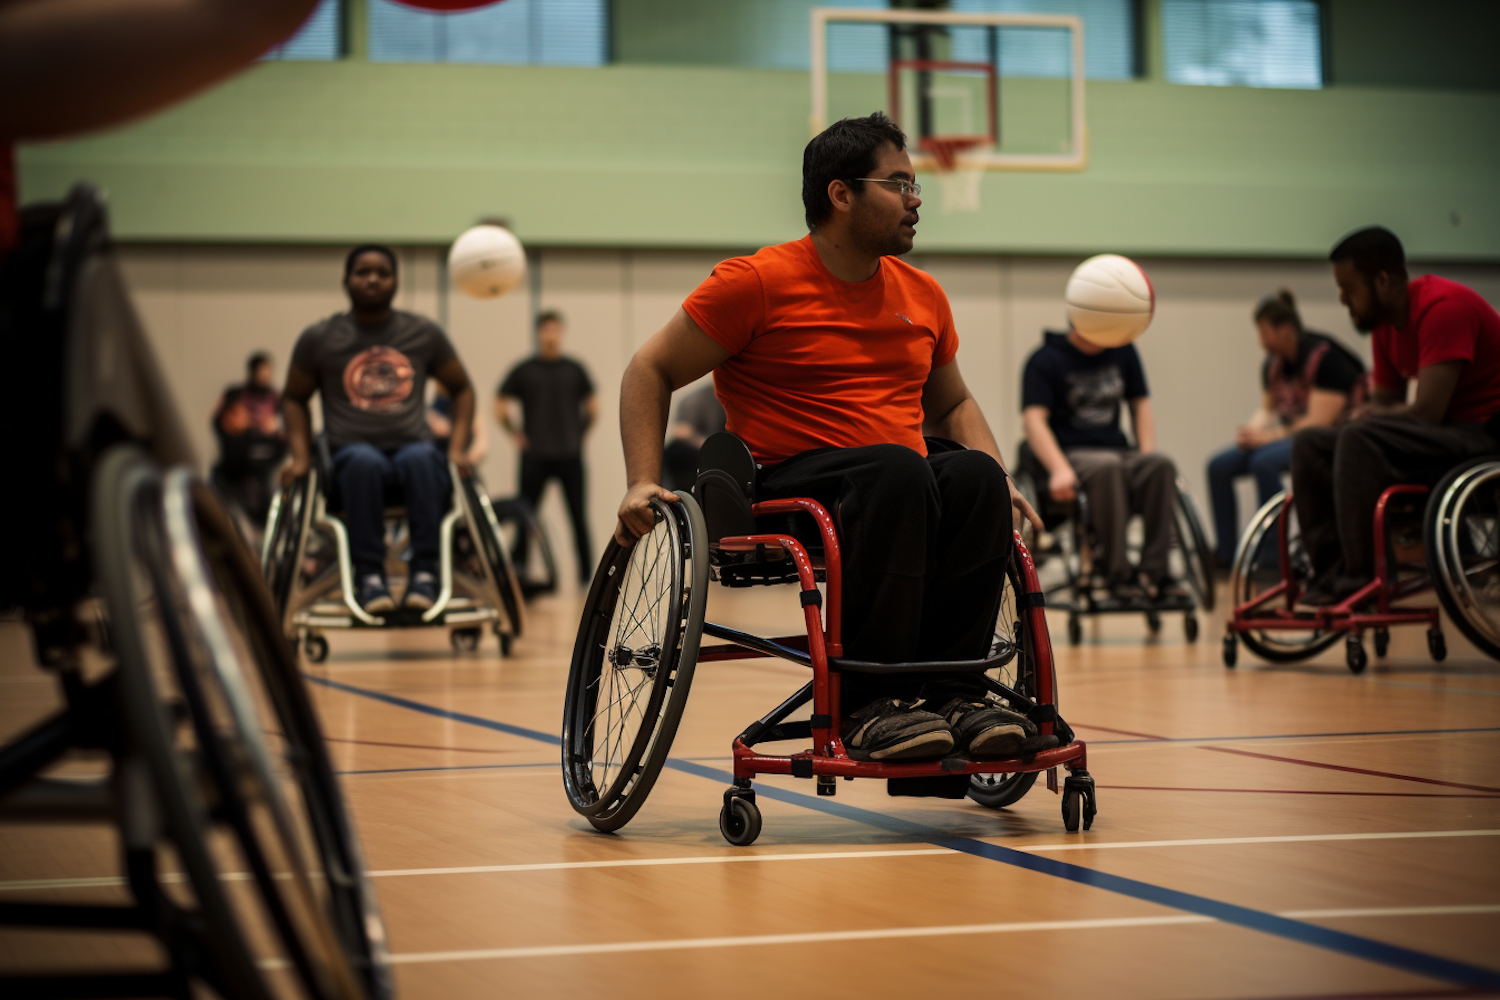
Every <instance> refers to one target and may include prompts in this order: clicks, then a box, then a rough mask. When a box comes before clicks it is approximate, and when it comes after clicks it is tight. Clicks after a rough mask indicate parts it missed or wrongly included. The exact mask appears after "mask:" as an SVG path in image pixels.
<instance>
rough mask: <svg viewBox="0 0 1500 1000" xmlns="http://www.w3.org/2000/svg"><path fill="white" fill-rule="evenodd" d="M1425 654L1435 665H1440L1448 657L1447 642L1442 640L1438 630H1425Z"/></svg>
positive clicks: (1441, 634) (1440, 632)
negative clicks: (1426, 653) (1427, 654)
mask: <svg viewBox="0 0 1500 1000" xmlns="http://www.w3.org/2000/svg"><path fill="white" fill-rule="evenodd" d="M1427 652H1428V653H1430V654H1431V655H1432V659H1433V660H1434V661H1435V662H1437V663H1442V662H1443V660H1444V659H1445V658H1447V656H1448V641H1447V640H1446V639H1444V638H1443V633H1442V631H1441V630H1440V629H1435V628H1430V629H1428V630H1427Z"/></svg>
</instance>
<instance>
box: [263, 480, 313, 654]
mask: <svg viewBox="0 0 1500 1000" xmlns="http://www.w3.org/2000/svg"><path fill="white" fill-rule="evenodd" d="M316 475H317V473H315V472H309V473H308V474H307V475H305V476H303V477H301V478H300V479H298V480H297V481H296V482H294V483H292V485H290V486H288V487H285V488H284V489H280V490H277V491H276V494H275V496H273V497H272V498H271V511H270V513H269V514H268V515H267V516H266V530H265V536H264V538H263V540H262V544H261V572H262V573H263V574H264V576H265V580H266V586H267V587H268V588H269V589H270V591H271V602H272V604H273V605H274V607H275V609H276V615H277V618H278V619H279V620H280V621H281V625H279V626H278V627H279V628H280V629H281V630H282V632H283V633H285V634H286V635H291V634H292V630H291V628H290V627H289V626H290V623H289V622H287V621H286V618H287V615H288V613H289V606H290V604H291V602H292V596H293V591H294V590H295V588H296V585H297V576H298V574H299V573H300V572H301V567H302V547H303V544H304V539H305V538H306V535H307V530H308V526H309V525H310V523H311V521H312V508H313V503H312V501H313V491H314V490H315V489H316V488H317V484H316V481H315V477H316Z"/></svg>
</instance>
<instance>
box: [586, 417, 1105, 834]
mask: <svg viewBox="0 0 1500 1000" xmlns="http://www.w3.org/2000/svg"><path fill="white" fill-rule="evenodd" d="M756 480H757V466H756V465H755V461H754V459H753V458H752V456H751V454H750V451H749V449H748V448H747V447H746V446H745V444H744V442H742V441H741V440H740V439H739V438H737V437H735V436H734V435H732V434H717V435H714V436H713V437H711V438H709V439H708V441H707V442H705V443H704V446H703V450H702V453H701V455H700V458H699V475H698V481H697V485H696V487H695V489H694V494H696V499H695V497H694V495H693V494H688V493H683V492H679V493H678V494H677V495H678V497H679V498H680V502H678V503H664V502H661V501H653V506H654V507H655V510H656V524H655V526H654V527H653V529H652V530H651V531H650V532H649V533H648V534H646V535H645V536H643V537H642V538H640V539H638V540H637V541H636V542H635V543H634V544H633V545H631V546H628V547H624V546H620V545H619V544H618V543H616V542H613V541H612V542H611V543H610V545H609V548H608V550H607V551H606V552H605V554H604V557H603V559H602V560H601V562H600V565H599V569H598V571H597V572H596V574H595V576H594V582H593V585H592V587H591V588H590V590H589V595H588V599H587V603H586V605H585V608H584V613H583V620H582V622H581V624H580V627H579V632H578V638H577V642H576V644H575V646H574V649H573V662H572V667H571V670H570V673H569V678H568V687H567V697H566V705H565V708H564V717H563V736H562V764H563V785H564V787H565V789H566V791H567V795H568V799H569V801H570V802H571V804H572V806H573V808H574V809H575V810H576V811H577V812H578V813H580V814H581V815H582V816H584V817H585V818H586V819H587V820H588V821H589V823H591V824H592V825H593V826H594V827H595V828H596V829H599V830H602V831H610V830H617V829H619V828H620V827H622V826H624V825H625V824H626V823H627V822H629V821H630V819H631V817H633V816H634V815H635V813H636V812H637V811H638V810H639V809H640V808H641V806H642V805H643V804H644V802H645V800H646V797H647V795H648V794H649V793H650V791H651V787H652V785H653V784H654V783H655V781H656V778H657V776H658V775H659V773H660V771H661V768H662V766H663V764H664V763H665V761H666V758H667V754H668V752H669V750H670V747H671V743H672V738H673V736H674V735H675V733H676V730H677V725H678V721H679V720H680V718H681V716H682V711H683V708H684V706H685V705H686V703H687V696H688V689H689V687H690V685H691V682H692V677H693V669H694V667H695V666H696V664H697V662H698V661H699V660H700V659H702V660H728V659H744V658H751V657H768V656H770V657H778V658H781V659H784V660H790V661H792V662H794V663H800V664H802V665H803V666H806V667H808V668H810V669H811V670H812V679H811V680H809V681H808V682H807V683H806V684H804V685H803V686H802V687H801V688H800V689H799V690H798V691H796V692H795V693H794V694H792V695H791V697H789V698H787V699H786V700H785V701H783V702H782V703H781V704H780V705H778V706H777V707H776V708H774V709H772V710H771V711H770V712H769V713H767V714H766V715H765V716H763V717H761V718H760V719H758V720H756V721H755V722H753V723H751V724H750V725H749V726H748V727H747V728H746V729H745V731H744V732H742V733H741V734H740V735H739V736H737V737H736V738H735V740H734V742H733V745H732V750H733V754H734V784H733V785H732V786H731V787H730V788H729V789H728V790H727V791H726V792H725V793H724V802H723V808H722V810H721V811H720V814H719V829H720V831H721V832H722V833H723V834H724V838H725V839H726V840H728V841H729V842H730V843H731V844H735V845H738V846H745V845H748V844H751V843H753V842H754V841H755V839H756V837H757V836H759V834H760V829H761V816H760V810H759V809H758V808H757V807H756V805H755V792H754V790H753V787H752V785H753V781H754V778H755V776H756V775H758V774H789V775H792V776H793V777H797V778H810V779H814V780H815V781H816V787H817V792H818V794H819V795H833V794H834V793H835V792H836V791H837V779H839V778H844V779H846V780H852V779H854V778H885V779H887V780H888V781H889V782H890V784H889V786H888V788H889V790H890V792H891V794H893V795H907V794H925V795H932V794H936V795H939V796H940V797H950V798H961V797H963V796H965V795H967V796H968V797H969V798H972V799H974V800H975V801H976V802H978V803H980V804H981V805H984V806H987V807H990V808H995V809H998V808H1002V807H1004V806H1009V805H1011V804H1013V803H1015V802H1017V801H1018V800H1020V799H1021V797H1022V796H1024V795H1025V794H1026V793H1027V792H1028V791H1029V790H1030V789H1031V787H1032V785H1033V784H1035V782H1036V778H1037V775H1038V774H1040V773H1043V772H1046V774H1047V786H1048V788H1049V789H1051V790H1052V791H1054V792H1055V791H1057V790H1058V788H1057V768H1058V767H1063V768H1066V769H1067V771H1068V774H1067V776H1066V778H1065V779H1064V781H1063V786H1062V793H1063V794H1062V813H1063V825H1064V827H1065V828H1066V829H1067V830H1068V831H1069V832H1075V831H1077V830H1078V829H1079V828H1080V827H1082V829H1085V830H1087V829H1088V828H1089V827H1090V826H1091V825H1092V823H1093V819H1094V814H1095V811H1096V805H1097V800H1096V796H1095V790H1094V782H1093V779H1092V778H1091V777H1090V776H1089V773H1088V770H1087V752H1086V748H1085V746H1084V744H1083V742H1082V741H1080V740H1076V739H1074V736H1073V733H1072V731H1071V730H1070V729H1069V728H1068V726H1067V724H1066V723H1065V722H1064V721H1063V720H1062V718H1061V716H1059V715H1058V712H1057V686H1056V679H1055V676H1054V673H1053V667H1052V646H1051V642H1050V641H1049V639H1048V634H1047V623H1046V619H1045V615H1044V607H1043V605H1044V603H1045V602H1044V598H1043V595H1042V593H1041V588H1040V586H1039V585H1038V583H1037V578H1036V570H1035V567H1034V566H1033V564H1032V561H1031V556H1030V554H1029V553H1028V552H1027V550H1026V547H1025V545H1024V544H1022V542H1021V539H1020V536H1019V535H1017V536H1016V539H1015V558H1014V559H1012V560H1011V562H1010V565H1009V567H1008V568H1007V571H1006V573H1007V576H1006V581H1005V586H1004V589H1003V591H1002V595H1001V604H1000V612H999V615H998V616H997V617H998V620H997V625H996V630H995V637H994V641H993V643H992V644H991V647H990V652H989V655H988V656H987V657H986V658H985V659H982V660H966V661H950V662H928V663H867V662H860V661H853V660H848V659H845V658H843V655H842V654H843V645H842V641H841V638H840V618H841V615H840V611H841V604H840V601H841V597H842V567H841V562H840V558H839V539H838V533H837V532H836V530H835V528H834V524H833V519H832V518H831V517H830V516H829V514H828V512H827V510H825V509H824V508H823V506H822V505H820V504H818V503H817V502H816V501H813V500H810V499H806V498H790V499H782V500H768V501H761V502H756V499H755V489H756ZM700 503H701V504H702V507H700V506H699V505H700ZM809 522H810V525H809ZM710 577H712V578H714V579H717V580H718V581H719V582H720V583H722V584H724V585H726V586H731V587H746V586H760V585H770V584H778V583H796V584H797V585H798V587H799V590H800V592H801V593H800V600H801V605H802V613H803V619H804V622H805V626H806V632H805V634H803V635H797V636H790V637H783V638H776V639H766V638H761V637H759V636H755V635H750V634H747V633H745V632H741V631H739V630H737V629H733V628H729V627H727V626H724V625H717V624H714V623H713V622H706V621H704V609H705V606H706V604H707V597H708V593H707V592H708V584H709V581H710ZM819 582H823V583H824V584H825V586H826V591H827V594H826V610H825V608H824V604H825V600H824V594H823V592H822V591H820V590H819V588H818V583H819ZM704 633H707V634H708V635H710V636H713V637H715V638H718V639H722V640H725V641H724V642H723V643H721V644H717V645H710V646H703V647H700V638H701V637H702V635H703V634H704ZM960 671H973V672H976V673H978V674H980V675H981V676H982V677H983V679H984V686H985V687H986V689H987V697H990V698H993V699H995V700H996V701H997V702H1000V703H1003V704H1004V705H1005V706H1006V707H1008V708H1010V709H1011V710H1012V711H1017V712H1021V713H1022V714H1025V715H1026V716H1027V717H1029V718H1030V719H1031V720H1032V721H1033V722H1035V723H1036V725H1037V727H1038V729H1039V730H1040V732H1041V733H1042V734H1043V735H1048V736H1054V737H1056V740H1057V745H1056V746H1054V747H1052V748H1050V749H1044V750H1041V751H1039V752H1037V753H1035V754H1033V755H1028V756H1026V757H1024V758H1018V759H1012V760H970V759H968V758H967V757H962V756H949V757H947V758H944V759H942V760H935V761H922V762H896V763H891V762H885V763H882V762H866V761H856V760H853V759H851V758H850V757H849V755H848V753H847V752H846V751H845V749H844V745H843V742H842V740H841V739H840V738H839V729H840V712H841V706H840V699H839V688H840V679H841V675H842V674H843V673H846V672H867V673H874V672H891V673H955V672H960ZM809 702H810V703H811V706H812V708H811V716H810V718H807V719H800V720H794V721H788V719H789V718H790V717H791V716H792V715H793V714H794V713H796V712H797V710H798V709H800V708H804V707H805V706H807V705H808V703H809ZM790 740H806V741H809V742H810V745H808V746H806V747H805V748H804V749H801V750H798V751H796V752H793V753H789V754H784V755H783V754H771V753H765V752H762V751H761V750H760V749H758V748H759V747H760V746H761V745H762V744H767V743H778V742H784V741H790Z"/></svg>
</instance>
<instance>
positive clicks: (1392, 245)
mask: <svg viewBox="0 0 1500 1000" xmlns="http://www.w3.org/2000/svg"><path fill="white" fill-rule="evenodd" d="M1328 259H1329V260H1331V261H1332V262H1333V263H1335V264H1341V263H1343V262H1344V261H1349V262H1350V263H1351V264H1353V265H1354V269H1355V270H1356V271H1358V272H1359V273H1360V274H1361V275H1363V276H1364V279H1365V280H1366V281H1374V280H1375V275H1377V274H1379V273H1380V272H1381V271H1384V272H1386V273H1387V274H1389V275H1390V276H1391V277H1393V278H1405V277H1406V251H1405V250H1403V249H1402V248H1401V241H1400V240H1399V239H1397V238H1396V234H1395V233H1393V232H1391V231H1390V230H1389V229H1387V228H1385V227H1384V226H1369V227H1367V228H1365V229H1356V230H1355V231H1354V232H1352V233H1350V234H1349V235H1348V236H1345V237H1344V238H1343V239H1341V240H1339V244H1338V246H1336V247H1334V248H1333V252H1332V253H1330V254H1329V255H1328Z"/></svg>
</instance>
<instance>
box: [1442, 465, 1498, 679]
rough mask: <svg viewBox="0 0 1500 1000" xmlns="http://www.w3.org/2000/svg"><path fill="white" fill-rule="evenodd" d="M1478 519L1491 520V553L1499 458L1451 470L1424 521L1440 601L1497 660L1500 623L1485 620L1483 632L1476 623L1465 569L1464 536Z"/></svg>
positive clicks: (1468, 542) (1495, 545)
mask: <svg viewBox="0 0 1500 1000" xmlns="http://www.w3.org/2000/svg"><path fill="white" fill-rule="evenodd" d="M1476 506H1477V507H1479V508H1480V509H1479V510H1478V511H1476V510H1475V509H1474V508H1475V507H1476ZM1476 515H1482V516H1486V517H1488V518H1490V519H1491V523H1490V528H1489V533H1488V537H1487V538H1486V542H1487V544H1488V545H1489V546H1490V547H1491V549H1496V548H1500V543H1497V540H1496V538H1495V535H1496V533H1497V532H1500V458H1496V457H1493V456H1491V457H1488V458H1481V459H1476V460H1474V461H1472V462H1465V463H1464V464H1463V465H1460V466H1458V467H1457V468H1455V469H1453V470H1451V471H1450V472H1449V473H1448V474H1447V475H1445V476H1444V477H1443V479H1442V480H1441V481H1440V482H1439V483H1438V485H1437V486H1436V487H1434V488H1433V490H1432V492H1431V493H1430V494H1429V495H1428V498H1427V510H1426V514H1425V516H1424V517H1423V535H1424V538H1423V541H1424V542H1425V544H1426V549H1427V566H1428V572H1429V573H1430V574H1431V575H1432V579H1433V583H1434V585H1435V588H1434V589H1436V590H1437V595H1438V601H1439V602H1440V603H1441V604H1442V606H1443V610H1444V611H1446V612H1447V613H1448V617H1449V619H1450V620H1451V621H1452V622H1453V624H1454V625H1455V626H1457V627H1458V630H1459V631H1460V632H1462V633H1463V635H1464V637H1465V638H1466V639H1468V640H1469V641H1470V642H1472V643H1473V644H1474V645H1475V646H1477V647H1478V648H1479V649H1480V650H1482V651H1483V652H1484V653H1485V655H1487V656H1489V657H1490V658H1491V659H1497V660H1500V622H1489V623H1488V624H1489V626H1490V627H1489V628H1488V629H1486V628H1484V627H1482V626H1481V625H1479V624H1477V623H1476V622H1475V621H1474V609H1475V608H1477V606H1478V601H1477V600H1476V599H1475V598H1474V596H1473V587H1472V586H1471V585H1470V583H1469V573H1470V572H1471V571H1470V570H1469V569H1468V568H1467V567H1465V559H1466V552H1465V549H1466V548H1467V547H1469V546H1471V545H1472V541H1473V538H1472V536H1469V537H1467V538H1466V537H1465V534H1464V532H1465V529H1466V527H1467V526H1468V525H1469V524H1470V523H1471V522H1470V521H1469V519H1470V518H1473V517H1475V516H1476ZM1490 571H1491V572H1500V571H1497V570H1495V569H1493V568H1492V569H1491V570H1490Z"/></svg>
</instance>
